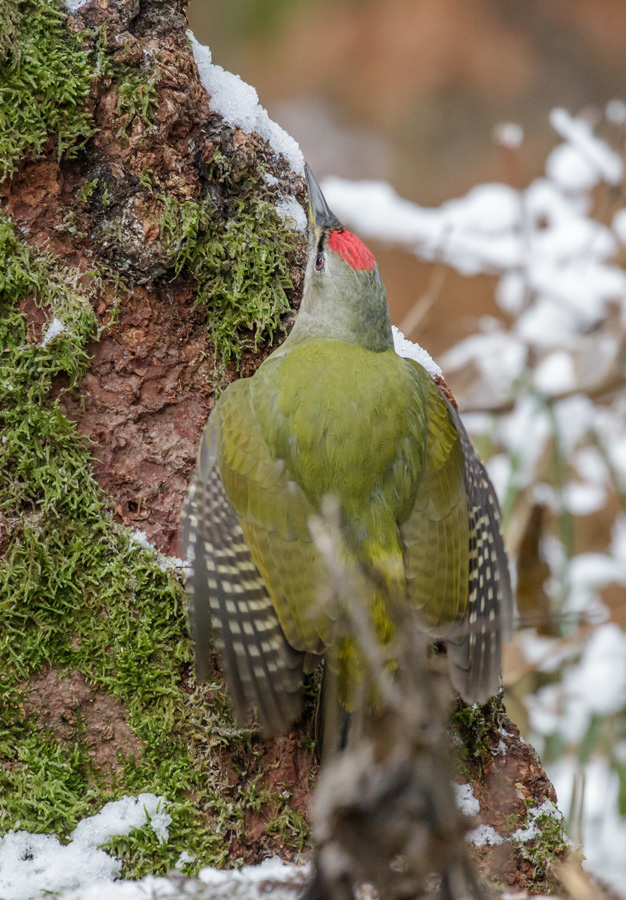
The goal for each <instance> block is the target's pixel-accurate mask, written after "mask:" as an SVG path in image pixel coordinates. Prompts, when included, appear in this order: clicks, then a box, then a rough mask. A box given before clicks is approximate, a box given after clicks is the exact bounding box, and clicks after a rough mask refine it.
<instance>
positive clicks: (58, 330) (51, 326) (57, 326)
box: [39, 316, 67, 347]
mask: <svg viewBox="0 0 626 900" xmlns="http://www.w3.org/2000/svg"><path fill="white" fill-rule="evenodd" d="M64 331H67V326H66V324H65V322H62V321H61V319H58V318H57V317H56V316H55V317H54V319H52V321H51V322H48V326H47V328H46V330H45V332H44V334H43V337H42V339H41V344H40V345H39V346H40V347H47V346H48V344H49V343H50V341H53V340H54V339H55V337H58V336H59V335H60V334H63V332H64Z"/></svg>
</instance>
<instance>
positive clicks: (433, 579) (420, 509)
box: [182, 168, 512, 734]
mask: <svg viewBox="0 0 626 900" xmlns="http://www.w3.org/2000/svg"><path fill="white" fill-rule="evenodd" d="M307 180H308V187H309V213H310V224H309V248H308V263H307V268H306V275H305V280H304V291H303V295H302V304H301V307H300V311H299V313H298V317H297V319H296V322H295V325H294V327H293V330H292V331H291V333H290V335H289V336H288V338H287V339H286V340H285V342H284V343H283V344H282V346H281V347H279V348H278V349H277V350H275V351H274V352H273V353H272V354H271V356H269V357H268V359H267V360H265V362H264V363H263V364H262V365H261V366H260V367H259V369H258V370H257V371H256V373H255V374H254V375H253V376H252V377H251V378H247V379H242V380H240V381H236V382H234V383H233V384H231V385H230V386H229V387H228V389H227V390H226V391H225V392H224V393H223V394H222V396H221V397H220V399H219V401H218V402H217V404H216V406H215V409H214V410H213V412H212V414H211V417H210V420H209V422H208V424H207V426H206V429H205V432H204V435H203V437H202V441H201V445H200V450H199V453H198V461H197V468H196V472H195V476H194V479H193V483H192V486H191V489H190V492H189V497H188V501H187V506H186V510H185V515H184V523H183V535H182V543H183V546H185V547H186V550H187V555H188V558H189V560H190V562H191V568H192V574H191V576H190V579H189V596H190V619H191V628H192V634H193V638H194V641H195V649H196V670H197V674H198V676H199V677H200V678H201V679H202V678H205V677H206V676H207V675H208V673H209V670H210V661H211V651H212V648H213V646H214V639H213V638H214V636H215V637H216V638H217V646H218V649H219V651H220V656H221V663H222V668H223V672H224V675H225V678H226V682H227V685H228V689H229V692H230V695H231V698H232V702H233V705H234V710H235V714H236V717H237V719H238V720H239V721H243V720H245V718H246V716H247V714H248V713H249V711H250V709H251V708H254V709H255V710H256V714H257V718H258V721H259V723H260V724H261V727H262V729H263V730H264V732H265V733H266V734H275V733H279V732H281V731H284V730H285V729H286V728H287V727H288V726H289V724H290V723H291V722H292V721H293V720H294V719H295V718H297V716H298V714H299V711H300V684H301V680H302V676H303V673H306V672H308V671H311V670H312V668H314V667H315V665H317V663H318V662H319V661H320V659H321V658H322V657H327V668H329V667H330V668H331V669H332V670H333V671H334V672H335V673H336V674H337V673H338V676H339V677H338V679H335V683H337V684H339V688H338V689H339V691H340V694H341V696H340V700H342V702H343V703H344V705H345V706H349V702H350V700H349V697H350V693H351V686H350V680H351V678H356V677H358V676H357V674H356V673H357V670H358V668H359V666H358V659H357V657H358V653H356V654H355V653H354V652H352V653H351V652H350V648H349V647H347V646H346V642H345V640H344V641H343V643H341V642H340V644H341V646H340V647H339V648H338V647H337V646H333V640H334V638H333V622H332V621H331V615H330V614H329V611H328V608H325V609H321V610H320V611H317V610H318V606H319V602H318V601H319V589H320V584H321V583H322V582H323V580H324V575H325V571H324V570H325V566H326V564H325V562H324V560H323V559H322V557H321V555H320V552H319V550H318V547H317V544H316V542H315V541H314V540H313V539H312V535H311V530H310V527H309V523H310V521H311V517H312V516H315V515H318V514H319V513H320V510H321V507H322V503H323V501H324V498H326V497H328V496H330V497H333V498H335V502H336V504H337V505H338V510H339V517H340V530H341V538H342V544H343V548H342V553H343V554H344V557H347V558H348V559H349V561H350V562H351V563H352V564H353V565H355V566H356V567H358V569H359V571H362V572H363V573H365V574H366V575H369V576H371V584H372V585H375V587H373V588H372V592H371V596H369V597H367V598H363V601H362V602H363V603H364V604H368V609H369V610H370V612H371V618H372V621H373V622H374V627H375V629H376V631H377V633H378V634H379V635H380V637H381V640H383V641H384V640H389V634H390V633H391V631H392V630H393V627H392V625H391V624H390V623H392V621H393V619H394V617H393V615H392V612H391V611H392V605H393V604H396V603H402V604H405V605H406V607H407V608H413V609H415V610H416V611H418V613H417V615H418V621H419V622H420V625H421V627H422V628H423V629H424V630H425V631H426V632H427V633H429V634H431V635H432V636H434V637H436V638H444V639H445V641H446V644H447V652H448V660H449V668H450V675H451V680H452V683H453V685H454V687H455V688H456V689H457V690H458V691H459V693H460V694H461V695H462V697H463V698H464V699H465V700H466V701H467V702H468V703H474V702H484V701H485V700H487V699H488V698H489V697H490V696H492V695H493V694H495V693H497V692H498V690H499V687H500V645H501V638H502V637H503V635H506V633H507V631H508V630H509V628H510V623H511V617H512V612H511V610H512V598H511V586H510V581H509V573H508V566H507V560H506V555H505V552H504V548H503V543H502V538H501V534H500V512H499V508H498V502H497V499H496V496H495V493H494V490H493V487H492V485H491V483H490V481H489V479H488V476H487V475H486V473H485V470H484V468H483V466H482V465H481V463H480V461H479V460H478V458H477V456H476V454H475V452H474V449H473V447H472V445H471V443H470V441H469V438H468V437H467V434H466V432H465V429H464V427H463V425H462V423H461V420H460V418H459V416H458V413H457V412H456V409H455V408H454V406H453V405H452V404H451V403H450V402H449V400H448V399H447V397H446V396H445V395H444V393H443V392H442V391H441V389H440V388H439V386H438V385H437V384H436V383H435V381H434V380H433V378H432V377H431V376H430V375H429V374H428V373H427V372H426V370H425V369H424V368H422V366H420V365H419V364H418V363H417V362H415V361H413V360H411V359H405V358H402V357H400V356H399V355H397V353H396V352H395V351H394V345H393V337H392V330H391V321H390V315H389V308H388V306H387V299H386V293H385V288H384V285H383V282H382V279H381V276H380V273H379V271H378V267H377V265H376V261H375V259H374V257H373V256H372V254H371V253H370V251H369V250H368V249H367V247H366V246H365V245H364V244H363V243H362V242H361V241H360V240H359V238H358V237H356V236H355V235H354V234H352V233H351V232H350V231H348V230H347V229H346V228H344V226H343V225H342V224H341V222H340V221H339V220H338V219H337V218H336V216H335V215H334V214H333V213H332V212H331V211H330V209H329V208H328V205H327V203H326V200H325V199H324V196H323V194H322V192H321V190H320V187H319V185H318V184H317V182H316V181H315V179H314V177H313V175H312V173H311V171H310V170H309V169H308V168H307ZM368 614H369V613H368ZM213 629H215V631H213ZM351 669H353V670H354V671H352V670H351ZM344 698H345V699H344Z"/></svg>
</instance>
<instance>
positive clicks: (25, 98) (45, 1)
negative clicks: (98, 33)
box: [0, 0, 94, 180]
mask: <svg viewBox="0 0 626 900" xmlns="http://www.w3.org/2000/svg"><path fill="white" fill-rule="evenodd" d="M92 56H93V53H92V50H90V49H89V48H88V47H86V46H85V43H84V37H83V35H81V34H71V33H70V31H69V30H68V28H67V26H66V13H65V10H64V7H63V6H62V3H61V0H8V2H6V0H5V2H3V4H2V11H1V12H0V180H1V179H3V178H5V177H6V176H7V175H11V174H12V173H13V172H14V171H15V169H16V168H17V165H18V163H19V162H20V160H21V159H22V158H23V157H24V156H25V154H27V153H32V154H34V155H37V154H39V153H41V152H42V151H43V150H44V148H45V145H46V143H47V141H48V139H49V137H52V138H53V139H54V140H55V141H56V144H57V148H58V154H59V156H61V154H63V153H69V154H72V153H74V152H76V150H77V149H78V148H79V147H80V146H82V144H84V143H85V141H86V140H87V139H88V138H89V136H90V135H91V134H92V133H93V131H94V125H93V119H92V116H91V113H90V112H89V110H88V109H87V106H86V100H87V97H88V95H89V90H90V80H91V78H92V76H93V74H94V65H93V60H92Z"/></svg>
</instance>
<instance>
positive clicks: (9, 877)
mask: <svg viewBox="0 0 626 900" xmlns="http://www.w3.org/2000/svg"><path fill="white" fill-rule="evenodd" d="M166 803H167V801H166V800H164V799H163V798H162V797H157V796H155V795H154V794H147V793H146V794H140V795H139V796H138V797H123V798H122V799H121V800H115V801H112V802H111V803H107V804H106V806H104V807H103V808H102V809H101V810H100V812H99V813H97V814H96V815H95V816H90V817H89V818H87V819H83V820H82V821H81V822H79V823H78V825H77V826H76V828H75V829H74V831H73V832H72V834H71V836H70V841H69V843H68V844H61V843H60V841H59V840H58V838H57V837H55V836H54V835H49V834H29V833H28V832H27V831H9V832H8V834H6V835H5V836H4V837H2V838H0V896H2V898H3V900H31V898H39V897H41V896H42V895H43V894H44V893H45V892H55V891H57V892H58V891H67V890H76V889H78V888H84V887H86V886H88V885H92V884H93V883H95V882H103V881H104V882H107V884H108V882H110V881H111V880H113V879H114V878H115V877H116V876H117V875H119V873H120V870H121V868H122V864H121V862H120V861H119V860H118V859H116V858H115V857H113V856H110V855H109V854H108V853H106V852H105V851H104V850H101V849H99V848H100V847H101V845H102V844H106V842H107V841H109V840H110V839H111V838H112V837H115V836H116V835H126V834H130V832H131V831H132V830H133V829H135V828H143V827H144V826H146V825H149V826H150V827H151V828H152V829H153V831H155V833H156V834H157V835H158V837H159V841H161V842H165V841H167V838H168V826H169V825H170V823H171V821H172V819H171V816H169V815H168V814H167V813H166V812H164V807H165V805H166ZM105 893H106V892H105ZM104 895H105V894H103V896H104Z"/></svg>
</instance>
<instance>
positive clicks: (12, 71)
mask: <svg viewBox="0 0 626 900" xmlns="http://www.w3.org/2000/svg"><path fill="white" fill-rule="evenodd" d="M183 6H184V4H183V2H182V0H178V2H168V0H90V2H88V3H86V4H85V5H83V6H82V7H81V8H80V9H77V10H76V11H75V12H74V13H73V14H70V15H68V16H65V15H64V10H61V9H60V7H59V8H58V10H57V8H56V7H55V5H54V4H53V3H51V2H50V0H7V2H6V4H5V11H4V12H3V13H2V14H0V64H1V66H2V69H1V73H2V74H1V77H2V80H3V82H4V83H5V84H6V85H7V86H10V87H11V88H13V93H11V91H8V92H7V94H6V95H5V99H4V100H2V101H0V113H2V112H3V113H4V117H3V116H2V115H0V123H4V124H0V130H2V133H0V174H3V175H4V180H3V181H2V183H1V186H0V198H1V202H2V219H0V254H1V255H2V263H3V271H2V274H1V275H0V278H1V279H2V280H1V281H0V303H1V309H2V328H1V330H0V368H1V370H2V371H1V372H0V384H1V385H2V387H1V390H2V393H1V394H0V409H1V410H2V413H3V432H2V444H1V445H0V447H1V449H0V461H1V474H0V485H1V491H2V494H1V496H0V553H1V554H2V570H1V572H0V603H1V604H2V611H3V621H5V623H6V630H5V634H6V642H3V644H4V646H3V650H2V656H1V658H0V674H1V675H2V685H3V691H4V696H5V701H6V702H5V703H4V705H3V709H4V711H3V712H2V713H1V714H0V715H1V716H2V723H1V724H2V735H3V737H2V739H1V740H0V762H1V763H2V767H1V773H2V774H0V793H1V795H2V797H3V806H2V808H1V809H0V823H1V824H2V826H3V830H8V829H11V828H15V829H20V828H22V829H27V830H30V831H33V832H36V831H47V832H54V833H57V834H59V835H67V834H68V833H69V832H70V831H71V830H72V828H74V827H75V825H76V823H77V821H78V820H79V819H80V818H82V817H84V816H86V815H90V814H92V813H94V812H96V811H97V810H98V809H100V808H101V807H102V805H103V804H104V803H105V802H107V801H108V800H109V799H113V798H116V797H119V796H122V795H123V794H128V793H130V794H138V793H140V792H142V791H152V792H154V793H156V794H158V795H160V796H163V797H165V798H166V799H167V801H168V802H169V807H168V812H169V813H170V815H171V816H172V819H173V821H172V824H171V826H170V840H169V841H168V843H167V844H164V845H161V844H159V843H158V842H157V841H155V840H153V841H152V842H150V841H149V840H148V839H147V838H146V840H145V841H143V842H141V841H137V840H131V839H130V838H128V839H119V840H116V841H115V842H114V846H113V848H112V849H113V850H114V851H115V852H116V853H117V854H118V855H120V856H121V857H122V858H123V859H124V870H123V873H124V874H126V875H127V876H129V877H130V876H138V875H141V874H144V873H145V872H147V871H154V872H157V873H159V872H165V871H166V870H168V869H169V868H171V867H172V866H173V865H174V864H175V863H176V861H177V859H178V857H179V855H180V853H181V851H182V850H187V851H189V852H191V853H193V854H194V855H195V862H194V863H193V864H192V866H193V867H195V868H197V867H198V866H199V865H225V864H229V863H230V864H232V863H233V862H234V861H235V860H244V861H246V862H252V861H256V860H258V859H260V858H263V857H264V856H267V855H269V854H273V853H278V854H280V855H282V856H283V857H285V858H289V857H290V855H291V854H293V853H296V852H298V851H300V850H301V849H302V848H303V847H305V846H306V844H307V840H308V838H307V826H306V817H307V811H308V800H309V795H310V792H311V789H312V785H313V782H314V779H315V775H316V762H315V755H314V752H313V749H312V742H311V740H310V734H311V728H310V712H311V706H312V703H311V704H309V710H308V718H307V716H306V715H305V717H304V719H303V722H302V723H301V724H300V725H299V726H298V727H297V728H296V729H294V731H293V732H292V733H291V734H290V735H288V736H286V737H285V738H282V739H279V740H275V741H268V742H263V741H261V740H260V739H259V737H258V736H257V735H256V734H254V733H253V732H244V733H238V732H235V731H234V730H233V729H232V727H231V724H230V720H229V717H228V711H227V704H226V702H225V693H224V689H223V685H222V683H221V681H220V678H219V674H218V673H217V670H216V676H215V679H214V681H213V682H212V684H210V685H209V686H206V687H196V686H195V685H194V683H193V677H192V675H191V666H190V660H191V650H190V647H189V641H188V635H187V631H186V622H185V614H184V598H183V595H184V591H183V588H182V582H183V577H182V569H181V564H180V560H176V559H175V557H177V556H178V555H180V549H179V547H178V544H177V526H178V520H179V515H180V510H181V507H182V504H183V501H184V497H185V494H186V490H187V484H188V480H189V476H190V473H191V470H192V468H193V465H194V460H195V454H196V448H197V446H198V442H199V438H200V434H201V431H202V428H203V426H204V423H205V420H206V418H207V415H208V413H209V411H210V409H211V407H212V405H213V401H214V394H215V391H216V390H218V389H219V387H220V386H223V385H224V384H225V383H226V382H227V381H228V380H232V379H233V378H236V377H238V376H239V375H240V374H241V375H249V374H251V373H252V372H253V371H254V369H255V368H256V367H257V366H258V365H259V364H260V362H261V361H262V360H263V359H264V358H265V356H266V355H267V353H268V352H269V351H270V349H271V348H272V346H273V345H274V343H275V342H277V341H279V340H280V339H281V338H282V337H283V335H284V334H285V333H286V331H288V329H289V327H290V325H291V322H292V320H293V315H294V311H295V310H296V309H297V306H298V302H299V295H300V287H301V282H302V266H303V260H304V243H303V235H302V233H301V232H300V231H298V230H297V229H296V228H294V227H292V226H291V225H290V224H289V222H288V221H285V219H284V218H283V217H282V216H281V215H279V213H278V212H277V210H276V206H277V204H281V203H282V204H283V205H284V203H285V201H290V200H291V201H293V200H294V199H295V200H297V201H298V202H299V203H300V204H301V205H302V206H303V207H304V205H305V194H304V185H303V181H302V178H301V177H300V175H298V174H296V173H295V172H294V171H293V170H292V168H291V167H290V165H289V163H288V161H287V160H286V159H285V158H284V156H280V155H278V154H277V153H276V152H275V150H274V149H273V148H272V147H271V146H270V144H269V143H268V142H267V141H266V140H265V139H264V138H262V137H260V136H259V135H258V134H255V133H246V132H244V131H243V130H242V129H241V128H239V127H236V126H233V125H232V124H231V123H229V121H226V120H225V119H224V118H223V117H222V116H221V115H220V114H219V113H218V112H216V111H215V109H212V98H211V96H210V94H209V93H208V92H207V90H206V89H205V88H204V87H203V86H202V83H201V81H200V77H199V74H198V69H197V66H196V63H195V62H194V57H193V54H192V49H191V46H190V44H189V41H188V40H187V38H186V35H185V28H186V21H185V17H184V11H183ZM62 13H63V14H62ZM2 15H3V16H4V20H3V19H2V18H1V16H2ZM37 51H40V52H41V54H42V56H41V60H40V59H39V58H38V57H37V55H36V52H37ZM6 97H8V99H6ZM2 103H3V104H4V109H3V107H2ZM269 176H271V177H269ZM148 542H150V544H151V545H152V546H153V547H154V548H156V549H152V547H151V546H150V545H149V544H148ZM457 721H458V723H460V724H459V734H460V735H461V739H462V742H463V747H464V749H463V753H462V759H463V763H462V771H463V774H462V776H460V779H461V780H463V781H468V782H469V783H470V784H471V785H472V788H473V792H474V797H475V798H476V800H478V802H479V806H480V812H479V813H478V817H477V820H476V821H477V823H480V824H488V825H491V826H493V827H494V828H495V832H497V833H498V835H499V836H500V837H501V838H502V841H501V842H500V843H497V844H485V845H482V846H480V847H479V848H477V851H476V854H477V857H479V858H480V864H481V868H482V869H483V870H484V872H485V874H486V875H487V877H489V878H492V879H493V878H496V879H498V880H499V881H500V882H501V883H504V884H506V885H509V886H514V887H523V888H528V887H532V888H533V889H543V888H545V887H546V886H547V885H548V884H549V882H550V878H551V875H550V866H551V863H552V862H553V861H554V860H555V859H559V858H560V857H561V855H562V853H563V835H562V828H561V825H560V824H559V823H558V820H557V819H556V818H555V817H554V815H553V814H552V813H551V811H550V810H549V809H548V807H545V808H544V810H543V813H542V815H541V816H539V817H535V818H534V819H533V817H532V816H531V817H530V818H529V809H533V808H536V807H538V806H541V805H542V804H543V803H544V801H546V800H550V801H553V800H554V799H555V797H554V790H553V788H552V787H551V785H550V784H549V782H548V780H547V778H546V776H545V773H544V772H543V770H542V769H541V766H540V764H539V761H538V759H537V757H536V755H535V753H534V751H533V750H532V748H531V747H530V746H529V745H528V744H525V743H524V742H522V741H521V739H520V737H519V733H518V731H517V729H516V728H515V726H514V725H512V724H511V723H510V722H508V720H506V718H505V717H504V713H503V712H502V711H501V710H500V709H499V708H497V707H496V706H492V707H488V708H486V709H485V710H467V709H462V710H461V711H459V713H458V714H457ZM41 760H44V761H46V762H45V765H44V766H43V768H42V766H41ZM53 763H54V765H53ZM25 786H27V790H26V792H25ZM26 794H27V795H28V797H26ZM532 821H535V822H536V828H537V830H536V833H535V836H534V837H532V838H530V839H529V840H524V839H523V837H522V838H515V837H512V836H513V835H514V833H515V832H516V831H517V830H518V829H520V828H521V829H523V828H524V827H525V826H526V825H527V824H530V823H531V822H532Z"/></svg>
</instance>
